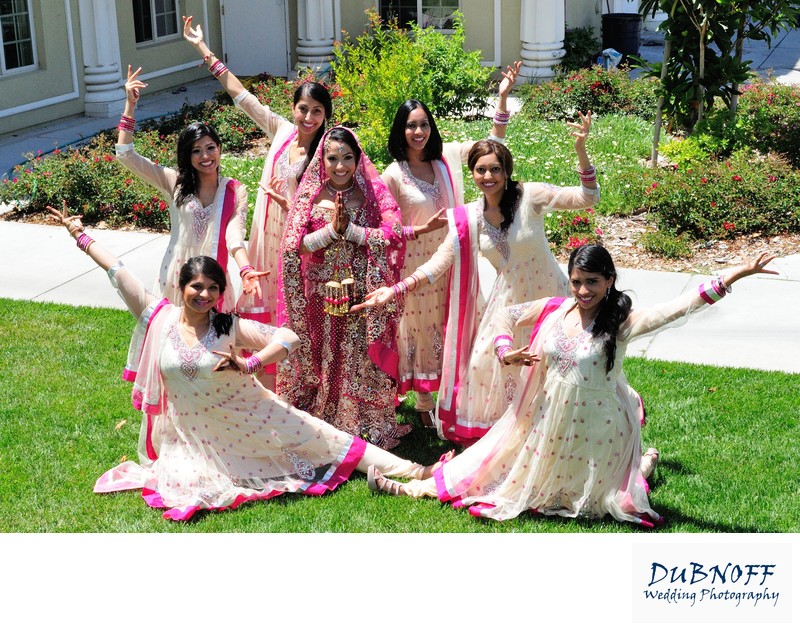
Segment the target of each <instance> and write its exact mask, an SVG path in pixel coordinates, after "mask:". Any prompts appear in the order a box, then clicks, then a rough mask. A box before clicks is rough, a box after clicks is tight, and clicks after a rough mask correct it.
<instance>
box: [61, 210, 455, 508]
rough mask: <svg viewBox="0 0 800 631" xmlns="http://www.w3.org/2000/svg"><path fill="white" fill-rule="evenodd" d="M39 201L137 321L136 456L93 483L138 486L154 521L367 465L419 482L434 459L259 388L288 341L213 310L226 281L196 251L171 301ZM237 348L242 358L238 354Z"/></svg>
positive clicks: (318, 489) (130, 374) (311, 486)
mask: <svg viewBox="0 0 800 631" xmlns="http://www.w3.org/2000/svg"><path fill="white" fill-rule="evenodd" d="M49 210H50V211H51V214H52V215H53V216H54V217H55V218H56V219H58V220H59V221H60V222H61V223H62V224H63V225H64V226H66V228H67V230H68V231H69V233H70V235H71V236H72V237H73V238H75V240H76V241H77V244H78V247H79V248H80V249H81V250H83V251H84V252H85V253H86V254H88V255H89V256H90V257H91V258H92V260H94V262H95V263H97V264H98V265H99V266H100V267H101V268H103V269H104V270H106V271H107V272H108V275H109V278H110V279H111V282H112V284H113V285H114V286H115V287H116V288H117V290H118V291H119V294H120V296H121V297H122V299H123V300H124V301H125V304H126V305H127V306H128V309H129V310H130V311H131V313H132V314H133V315H134V316H135V317H136V318H137V319H138V323H137V326H136V329H135V331H134V334H133V337H132V339H131V345H130V349H129V352H128V363H127V365H126V368H125V374H124V376H125V378H126V379H128V380H130V381H133V382H134V386H133V394H132V399H133V404H134V407H136V408H137V409H140V410H142V412H143V413H144V418H143V423H142V428H141V431H140V435H139V464H137V463H134V462H123V463H122V464H120V465H118V466H116V467H114V468H113V469H111V470H110V471H108V472H106V473H104V474H103V475H102V476H101V477H100V479H99V480H98V481H97V483H96V485H95V492H98V493H105V492H111V491H121V490H126V489H139V488H140V489H142V497H143V498H144V500H145V502H146V503H147V504H148V505H150V506H153V507H156V508H167V509H168V510H167V511H166V512H165V513H164V517H165V518H167V519H174V520H185V519H189V518H190V517H191V516H192V515H193V514H194V513H195V512H196V511H197V510H201V509H206V510H222V509H225V508H235V507H236V506H238V505H239V504H241V503H242V502H246V501H251V500H266V499H269V498H272V497H275V496H277V495H281V494H283V493H305V494H307V495H321V494H322V493H325V492H326V491H331V490H333V489H335V488H336V487H337V486H338V485H339V484H341V483H342V482H344V481H345V480H347V478H348V477H350V474H351V473H352V472H353V471H354V470H356V471H361V472H366V471H367V469H368V467H370V466H374V467H378V468H379V469H381V470H386V471H387V472H389V471H390V472H391V474H392V475H396V476H401V477H410V478H420V479H422V478H425V477H429V476H431V475H432V474H433V470H434V469H435V468H436V467H437V466H439V465H438V463H437V465H434V466H431V467H424V466H422V465H420V464H416V463H414V462H410V461H408V460H403V459H401V458H398V457H397V456H395V455H393V454H390V453H388V452H386V451H383V450H382V449H380V448H378V447H376V446H374V445H370V444H367V443H366V442H365V441H364V440H362V439H361V438H358V437H355V436H351V435H350V434H347V433H345V432H342V431H340V430H338V429H336V428H334V427H333V426H331V425H329V424H327V423H325V422H324V421H321V420H320V419H318V418H315V417H313V416H311V415H310V414H307V413H305V412H302V411H301V410H298V409H296V408H294V407H292V406H290V405H288V404H287V403H286V402H284V401H282V400H281V399H280V398H278V397H277V396H276V395H275V394H274V393H272V392H271V391H269V390H267V389H266V388H264V387H263V386H262V385H261V384H260V383H259V381H258V380H257V379H256V378H255V373H256V372H257V371H258V370H259V369H260V368H261V366H263V365H265V364H267V363H270V362H275V361H281V360H283V359H285V358H286V357H287V355H288V354H289V353H291V352H292V351H293V350H294V349H295V347H296V346H297V344H298V338H297V336H296V335H295V334H294V333H293V332H292V331H290V330H289V329H286V328H275V327H273V326H269V325H266V324H261V323H259V322H255V321H253V320H245V319H242V318H239V317H236V316H232V315H230V314H224V313H219V312H217V311H216V309H215V305H217V303H218V301H219V299H220V297H221V296H222V295H223V294H224V292H225V288H226V281H225V273H224V271H223V270H222V268H221V267H220V265H219V264H218V263H217V262H216V261H215V260H214V259H212V258H210V257H207V256H197V257H193V258H191V259H189V260H188V261H187V262H186V263H185V264H184V265H183V266H182V267H181V270H180V279H179V287H180V298H179V299H180V302H182V305H181V306H177V305H173V304H170V302H169V301H168V300H166V299H161V300H159V299H158V298H155V297H154V296H152V295H151V294H149V293H148V292H147V291H145V289H144V287H143V285H142V284H141V283H140V282H139V281H138V280H137V279H136V278H135V277H134V276H133V275H132V274H130V273H129V272H127V271H126V270H125V268H124V267H123V265H122V262H121V261H119V260H117V259H116V258H115V257H114V256H113V255H112V254H111V253H109V252H108V251H107V250H105V249H103V248H102V247H100V245H98V244H97V243H96V242H95V241H94V240H93V239H92V238H91V237H89V235H87V234H86V233H85V232H83V226H82V224H81V221H80V217H79V216H70V215H69V212H68V211H67V208H66V205H65V207H64V211H63V212H61V211H59V210H56V209H55V208H49ZM242 349H247V350H249V351H251V352H252V355H250V356H249V357H247V358H245V357H243V355H242V353H241V350H242Z"/></svg>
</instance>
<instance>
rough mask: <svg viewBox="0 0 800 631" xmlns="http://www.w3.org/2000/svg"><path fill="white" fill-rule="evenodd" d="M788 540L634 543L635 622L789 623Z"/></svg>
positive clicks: (632, 594)
mask: <svg viewBox="0 0 800 631" xmlns="http://www.w3.org/2000/svg"><path fill="white" fill-rule="evenodd" d="M792 559H793V555H792V545H791V543H783V542H758V541H750V540H748V539H746V538H745V539H740V538H736V539H733V538H731V539H730V540H729V541H728V543H716V542H713V543H711V542H706V541H702V542H700V541H698V542H695V541H685V542H681V543H675V544H673V543H667V544H665V545H652V544H650V545H641V544H636V545H634V546H633V556H632V561H633V566H632V570H633V574H632V579H633V580H632V582H631V588H632V590H631V596H632V603H631V604H632V608H633V619H634V621H635V622H636V621H646V620H653V619H654V618H653V617H654V616H656V617H657V618H658V619H659V620H660V621H662V622H698V623H702V622H753V623H760V622H790V621H791V619H792V609H793V607H792V603H793V600H794V596H793V592H792V569H793V568H792V563H793V560H792Z"/></svg>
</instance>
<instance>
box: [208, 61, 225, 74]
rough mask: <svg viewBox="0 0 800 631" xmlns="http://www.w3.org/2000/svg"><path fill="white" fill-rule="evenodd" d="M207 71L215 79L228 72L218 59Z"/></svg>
mask: <svg viewBox="0 0 800 631" xmlns="http://www.w3.org/2000/svg"><path fill="white" fill-rule="evenodd" d="M208 71H209V72H210V73H211V74H213V75H214V76H215V77H220V76H222V75H224V74H225V73H226V72H228V67H227V66H226V65H225V64H224V63H222V62H221V61H220V60H219V59H217V60H216V61H215V62H214V63H213V64H211V66H210V67H209V69H208Z"/></svg>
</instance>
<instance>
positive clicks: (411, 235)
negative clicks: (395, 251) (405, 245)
mask: <svg viewBox="0 0 800 631" xmlns="http://www.w3.org/2000/svg"><path fill="white" fill-rule="evenodd" d="M403 236H404V237H405V238H406V241H414V240H415V239H416V238H417V233H416V232H414V226H403Z"/></svg>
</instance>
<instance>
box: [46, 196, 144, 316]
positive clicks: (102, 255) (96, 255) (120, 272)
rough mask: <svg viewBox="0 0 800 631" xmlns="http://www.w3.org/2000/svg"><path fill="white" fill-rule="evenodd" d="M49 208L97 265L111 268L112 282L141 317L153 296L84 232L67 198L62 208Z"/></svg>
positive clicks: (131, 308) (132, 311)
mask: <svg viewBox="0 0 800 631" xmlns="http://www.w3.org/2000/svg"><path fill="white" fill-rule="evenodd" d="M47 210H49V211H50V215H51V216H52V217H53V218H54V219H56V220H57V221H58V222H59V223H60V224H61V225H62V226H64V227H65V228H66V229H67V231H68V232H69V234H70V236H71V237H72V238H73V239H75V241H76V243H77V246H78V249H80V250H81V251H82V252H84V253H85V254H86V255H87V256H88V257H89V258H90V259H92V260H93V261H94V262H95V263H96V264H97V265H98V267H100V268H101V269H103V270H104V271H106V272H108V276H109V278H110V279H111V283H112V285H114V287H115V288H116V289H117V290H118V291H119V294H120V296H121V297H122V299H123V300H124V301H125V304H126V305H127V306H128V309H129V310H130V312H131V313H132V314H133V315H134V317H136V318H138V317H139V316H140V315H141V314H142V311H144V310H145V308H146V307H147V305H149V304H150V303H151V302H152V301H153V300H154V297H153V296H151V295H150V294H149V293H147V291H145V289H144V286H143V285H142V284H141V283H140V282H139V280H138V279H137V278H136V277H135V276H134V275H133V274H131V273H129V272H127V271H126V270H125V269H124V267H123V266H122V261H120V260H119V259H118V258H117V257H116V256H114V255H113V254H112V253H111V252H109V251H108V250H106V249H105V248H104V247H102V246H101V245H100V244H99V243H97V242H96V241H95V240H94V239H93V238H92V237H90V236H89V235H88V234H86V233H85V232H84V230H83V223H82V222H81V215H70V214H69V209H68V208H67V203H66V202H64V203H63V209H62V210H58V209H57V208H53V207H52V206H48V207H47Z"/></svg>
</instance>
